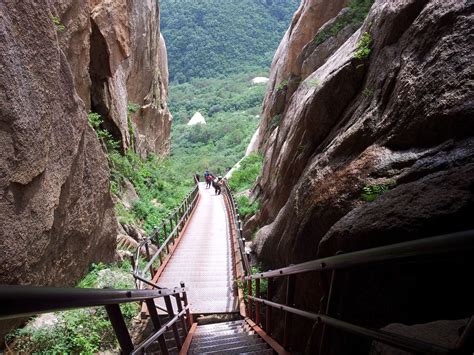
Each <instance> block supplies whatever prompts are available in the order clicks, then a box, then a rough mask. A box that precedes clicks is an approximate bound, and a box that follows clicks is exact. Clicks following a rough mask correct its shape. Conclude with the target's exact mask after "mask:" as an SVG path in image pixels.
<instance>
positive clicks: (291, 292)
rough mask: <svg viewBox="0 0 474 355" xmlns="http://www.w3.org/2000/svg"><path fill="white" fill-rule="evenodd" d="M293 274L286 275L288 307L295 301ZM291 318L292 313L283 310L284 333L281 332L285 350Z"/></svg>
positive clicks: (288, 338) (294, 279)
mask: <svg viewBox="0 0 474 355" xmlns="http://www.w3.org/2000/svg"><path fill="white" fill-rule="evenodd" d="M295 281H296V278H295V275H289V276H288V277H287V283H286V305H287V306H289V307H293V306H294V302H295ZM292 320H293V315H292V314H291V313H289V312H285V320H284V334H283V347H284V348H285V349H286V350H289V349H288V344H289V340H290V331H291V323H292Z"/></svg>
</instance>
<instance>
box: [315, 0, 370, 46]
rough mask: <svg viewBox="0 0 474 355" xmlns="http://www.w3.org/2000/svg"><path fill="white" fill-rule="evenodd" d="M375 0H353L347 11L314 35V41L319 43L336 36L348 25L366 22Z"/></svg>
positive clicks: (358, 24)
mask: <svg viewBox="0 0 474 355" xmlns="http://www.w3.org/2000/svg"><path fill="white" fill-rule="evenodd" d="M373 3H374V0H351V1H350V2H349V4H348V5H347V8H348V10H347V12H346V13H345V14H344V15H341V16H339V17H338V18H337V20H336V21H334V22H333V23H332V24H331V25H330V26H327V27H325V28H324V29H322V30H321V31H318V33H317V34H316V36H315V37H314V42H315V44H316V45H319V44H321V43H323V42H325V41H326V40H327V39H329V38H330V37H335V36H337V34H338V33H339V32H340V31H341V30H342V29H344V28H346V27H347V26H349V25H351V26H354V27H360V26H361V25H362V23H363V22H364V20H365V18H366V17H367V14H368V13H369V10H370V8H371V6H372V4H373Z"/></svg>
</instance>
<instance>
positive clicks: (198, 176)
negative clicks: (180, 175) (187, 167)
mask: <svg viewBox="0 0 474 355" xmlns="http://www.w3.org/2000/svg"><path fill="white" fill-rule="evenodd" d="M194 178H195V179H196V183H198V182H200V181H201V175H199V173H198V172H196V174H195V175H194Z"/></svg>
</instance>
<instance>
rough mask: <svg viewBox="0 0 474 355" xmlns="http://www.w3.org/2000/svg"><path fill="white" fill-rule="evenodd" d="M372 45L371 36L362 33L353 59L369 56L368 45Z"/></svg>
mask: <svg viewBox="0 0 474 355" xmlns="http://www.w3.org/2000/svg"><path fill="white" fill-rule="evenodd" d="M371 44H372V36H371V35H370V33H368V32H364V34H363V35H362V37H361V38H360V40H359V42H358V43H357V49H356V51H355V53H354V58H357V59H365V58H368V57H369V56H370V52H371V49H370V45H371Z"/></svg>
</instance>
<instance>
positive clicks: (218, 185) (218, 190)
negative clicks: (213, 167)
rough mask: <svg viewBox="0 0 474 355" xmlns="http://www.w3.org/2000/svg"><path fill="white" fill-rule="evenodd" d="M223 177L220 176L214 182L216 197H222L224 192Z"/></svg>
mask: <svg viewBox="0 0 474 355" xmlns="http://www.w3.org/2000/svg"><path fill="white" fill-rule="evenodd" d="M221 185H222V176H219V177H218V178H217V179H214V180H212V186H213V187H214V191H215V193H216V195H220V194H221V192H222V187H221Z"/></svg>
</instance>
